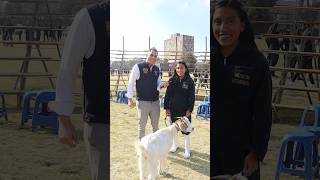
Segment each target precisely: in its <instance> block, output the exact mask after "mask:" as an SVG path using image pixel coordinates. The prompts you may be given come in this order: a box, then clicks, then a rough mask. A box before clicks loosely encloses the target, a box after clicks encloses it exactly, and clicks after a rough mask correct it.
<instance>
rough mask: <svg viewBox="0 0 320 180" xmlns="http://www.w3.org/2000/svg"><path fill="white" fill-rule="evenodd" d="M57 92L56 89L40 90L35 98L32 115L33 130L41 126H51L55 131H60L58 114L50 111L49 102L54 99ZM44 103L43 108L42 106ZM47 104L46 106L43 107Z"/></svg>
mask: <svg viewBox="0 0 320 180" xmlns="http://www.w3.org/2000/svg"><path fill="white" fill-rule="evenodd" d="M55 98H56V93H55V92H54V91H40V92H39V93H38V94H37V96H36V100H35V105H34V111H33V115H32V131H33V132H34V131H36V130H37V129H38V128H39V127H50V128H52V129H53V130H54V131H55V133H58V128H59V124H58V114H57V113H55V112H52V111H48V109H47V104H48V103H49V102H50V101H54V100H55ZM41 105H42V109H40V106H41ZM43 105H45V108H44V107H43Z"/></svg>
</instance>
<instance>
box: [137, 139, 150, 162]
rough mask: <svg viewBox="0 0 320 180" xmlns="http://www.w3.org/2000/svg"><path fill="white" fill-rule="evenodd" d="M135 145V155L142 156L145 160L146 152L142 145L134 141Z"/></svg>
mask: <svg viewBox="0 0 320 180" xmlns="http://www.w3.org/2000/svg"><path fill="white" fill-rule="evenodd" d="M135 147H136V150H137V155H138V156H140V157H142V158H143V159H145V160H147V158H148V152H147V151H146V149H145V148H144V147H143V145H142V144H141V143H140V141H138V142H136V144H135Z"/></svg>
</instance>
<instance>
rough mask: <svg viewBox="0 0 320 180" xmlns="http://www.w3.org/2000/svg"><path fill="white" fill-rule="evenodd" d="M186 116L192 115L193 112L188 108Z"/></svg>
mask: <svg viewBox="0 0 320 180" xmlns="http://www.w3.org/2000/svg"><path fill="white" fill-rule="evenodd" d="M186 116H187V117H188V118H189V117H190V116H191V112H190V111H189V110H187V112H186Z"/></svg>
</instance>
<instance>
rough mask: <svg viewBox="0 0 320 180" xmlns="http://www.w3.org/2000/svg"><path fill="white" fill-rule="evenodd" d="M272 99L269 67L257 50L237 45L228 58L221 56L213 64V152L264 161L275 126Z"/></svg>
mask: <svg viewBox="0 0 320 180" xmlns="http://www.w3.org/2000/svg"><path fill="white" fill-rule="evenodd" d="M271 96H272V82H271V76H270V71H269V66H268V63H267V61H266V59H265V57H264V56H263V54H262V53H260V52H259V51H258V49H255V48H244V47H241V46H238V48H237V49H236V50H235V51H234V52H233V53H232V54H231V55H230V56H229V57H226V58H225V57H223V56H222V55H219V54H218V55H217V57H216V58H215V59H214V64H213V121H212V125H211V126H212V127H211V133H212V139H211V142H212V145H213V148H212V149H213V153H215V152H214V151H221V152H227V150H231V151H232V152H235V153H236V152H250V151H253V152H255V153H256V154H257V156H258V159H259V160H260V161H262V160H263V158H264V156H265V154H266V152H267V147H268V141H269V136H270V130H271V124H272V106H271ZM229 152H230V151H229Z"/></svg>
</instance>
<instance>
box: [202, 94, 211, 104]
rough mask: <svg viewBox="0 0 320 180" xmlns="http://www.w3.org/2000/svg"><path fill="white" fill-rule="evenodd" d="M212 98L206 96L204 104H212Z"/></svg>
mask: <svg viewBox="0 0 320 180" xmlns="http://www.w3.org/2000/svg"><path fill="white" fill-rule="evenodd" d="M210 100H211V99H210V96H205V97H204V98H203V102H204V103H210Z"/></svg>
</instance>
